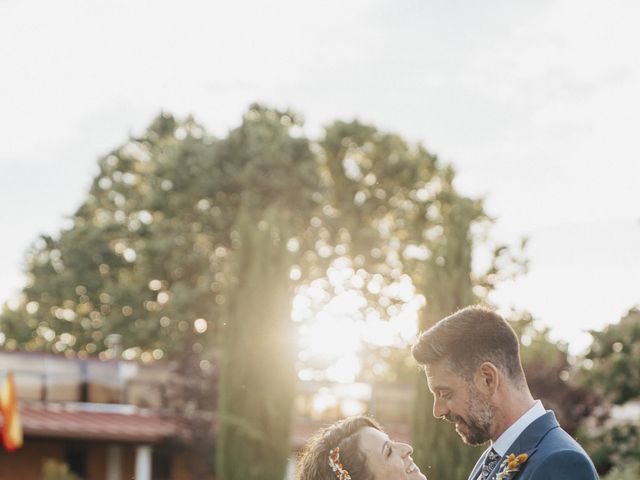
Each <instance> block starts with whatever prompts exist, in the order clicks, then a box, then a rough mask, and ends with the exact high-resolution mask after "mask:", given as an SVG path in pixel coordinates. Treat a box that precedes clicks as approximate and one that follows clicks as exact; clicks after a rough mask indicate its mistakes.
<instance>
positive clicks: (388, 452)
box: [387, 447, 393, 457]
mask: <svg viewBox="0 0 640 480" xmlns="http://www.w3.org/2000/svg"><path fill="white" fill-rule="evenodd" d="M391 452H393V449H392V448H391V447H389V448H388V449H387V457H390V456H391Z"/></svg>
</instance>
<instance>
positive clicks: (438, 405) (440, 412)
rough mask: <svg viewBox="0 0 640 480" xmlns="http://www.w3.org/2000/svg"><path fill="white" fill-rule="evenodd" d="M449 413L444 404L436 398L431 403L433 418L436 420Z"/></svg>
mask: <svg viewBox="0 0 640 480" xmlns="http://www.w3.org/2000/svg"><path fill="white" fill-rule="evenodd" d="M448 412H449V409H448V408H447V407H446V405H445V402H444V401H442V400H439V399H438V398H436V399H434V401H433V416H434V417H436V418H441V417H444V416H445V415H446V414H447V413H448Z"/></svg>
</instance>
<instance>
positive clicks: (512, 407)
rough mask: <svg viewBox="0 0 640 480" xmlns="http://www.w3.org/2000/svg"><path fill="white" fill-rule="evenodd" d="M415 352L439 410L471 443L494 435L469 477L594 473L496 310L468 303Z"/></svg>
mask: <svg viewBox="0 0 640 480" xmlns="http://www.w3.org/2000/svg"><path fill="white" fill-rule="evenodd" d="M412 353H413V356H414V358H415V359H416V361H417V362H418V363H419V364H421V365H422V366H423V367H424V371H425V374H426V376H427V382H428V384H429V389H430V390H431V393H433V397H434V404H433V415H434V416H435V417H438V418H443V419H445V420H447V421H449V422H451V423H453V424H455V428H456V431H457V432H458V434H459V435H460V436H461V437H462V440H463V441H464V442H466V443H468V444H470V445H481V444H484V443H486V442H490V446H489V448H487V450H486V451H485V452H484V453H483V454H482V456H481V457H480V459H479V460H478V462H477V463H476V466H475V467H474V469H473V470H472V471H471V474H470V475H469V480H494V479H495V480H506V479H512V478H514V477H516V476H517V478H518V480H525V479H527V480H555V479H572V480H593V479H597V478H598V475H597V473H596V470H595V468H594V466H593V463H592V462H591V459H589V457H588V456H587V454H586V453H585V451H584V450H583V449H582V447H580V445H579V444H578V443H577V442H576V441H575V440H574V439H573V438H571V437H570V436H569V434H567V433H566V432H565V431H564V430H562V428H560V425H559V424H558V422H557V420H556V417H555V415H554V414H553V412H551V411H545V409H544V407H543V406H542V403H541V402H540V401H539V400H534V398H533V396H532V395H531V392H530V391H529V387H528V385H527V380H526V378H525V376H524V371H523V369H522V363H521V361H520V345H519V343H518V338H517V336H516V334H515V332H514V331H513V329H512V328H511V327H510V326H509V324H508V323H507V322H506V321H505V320H504V319H503V318H502V317H501V316H500V315H498V314H497V313H495V312H493V311H491V310H488V309H485V308H481V307H475V306H474V307H467V308H465V309H462V310H460V311H458V312H456V313H454V314H453V315H450V316H448V317H446V318H444V319H442V320H440V321H439V322H438V323H437V324H436V325H434V326H433V327H432V328H430V329H429V330H427V331H426V332H424V333H422V334H421V335H420V337H419V339H418V342H417V343H416V344H415V345H414V346H413V351H412Z"/></svg>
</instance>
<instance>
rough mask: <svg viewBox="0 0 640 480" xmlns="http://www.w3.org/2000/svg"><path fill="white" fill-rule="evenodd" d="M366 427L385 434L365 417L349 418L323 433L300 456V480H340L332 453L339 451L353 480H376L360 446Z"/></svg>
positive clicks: (310, 442) (324, 430)
mask: <svg viewBox="0 0 640 480" xmlns="http://www.w3.org/2000/svg"><path fill="white" fill-rule="evenodd" d="M365 427H372V428H375V429H376V430H380V431H382V427H381V426H380V424H379V423H378V422H376V421H375V420H373V419H372V418H369V417H365V416H363V415H361V416H356V417H349V418H345V419H344V420H340V421H338V422H336V423H334V424H333V425H330V426H328V427H326V428H324V429H322V430H320V431H319V432H318V433H317V434H315V435H314V436H313V437H312V438H311V439H310V440H309V441H308V442H307V445H306V446H305V448H304V450H303V451H302V454H301V455H300V458H299V460H298V473H297V475H296V478H297V480H337V478H338V477H337V475H336V473H335V472H334V471H333V470H332V469H331V467H330V466H329V452H330V451H331V450H333V449H334V448H336V447H339V448H340V463H342V465H343V466H344V468H345V469H346V470H347V471H348V472H349V476H350V477H351V480H373V473H372V472H371V471H370V470H369V469H368V468H367V459H366V457H365V454H364V453H363V452H362V450H360V447H359V445H358V433H359V432H360V430H362V429H363V428H365Z"/></svg>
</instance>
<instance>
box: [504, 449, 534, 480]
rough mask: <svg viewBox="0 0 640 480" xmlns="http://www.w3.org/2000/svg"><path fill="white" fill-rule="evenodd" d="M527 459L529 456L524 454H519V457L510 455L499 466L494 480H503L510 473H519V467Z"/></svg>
mask: <svg viewBox="0 0 640 480" xmlns="http://www.w3.org/2000/svg"><path fill="white" fill-rule="evenodd" d="M527 458H529V455H527V454H526V453H521V454H520V455H515V454H513V453H510V454H509V456H508V457H507V458H505V459H504V461H503V462H502V464H501V465H500V471H499V472H498V473H497V474H496V480H504V479H505V478H507V477H508V476H509V475H511V474H512V473H516V472H519V471H520V466H521V465H522V464H523V463H524V462H526V461H527Z"/></svg>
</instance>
